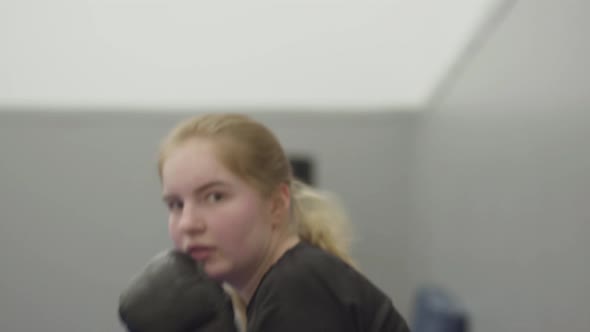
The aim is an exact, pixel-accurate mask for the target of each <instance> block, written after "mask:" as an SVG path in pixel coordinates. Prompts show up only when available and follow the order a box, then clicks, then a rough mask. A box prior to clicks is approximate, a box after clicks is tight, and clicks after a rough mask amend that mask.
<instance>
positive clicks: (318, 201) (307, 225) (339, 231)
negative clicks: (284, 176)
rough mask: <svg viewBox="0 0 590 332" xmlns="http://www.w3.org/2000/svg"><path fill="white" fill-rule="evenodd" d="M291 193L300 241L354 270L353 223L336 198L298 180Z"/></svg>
mask: <svg viewBox="0 0 590 332" xmlns="http://www.w3.org/2000/svg"><path fill="white" fill-rule="evenodd" d="M291 190H292V195H293V199H292V204H293V217H294V221H295V222H294V223H293V224H294V226H295V227H296V231H297V234H298V235H299V237H300V238H301V239H302V240H304V241H307V242H309V243H311V244H312V245H315V246H317V247H319V248H321V249H323V250H325V251H327V252H329V253H331V254H333V255H335V256H337V257H338V258H340V259H342V260H343V261H345V262H346V263H348V264H349V265H351V266H353V267H354V266H355V263H354V261H353V259H352V257H351V256H350V254H349V249H350V241H351V238H350V224H349V220H348V218H347V216H346V213H345V211H344V209H343V208H342V206H341V205H340V203H339V202H338V200H337V199H336V197H335V196H334V195H331V194H329V193H327V192H320V191H318V190H316V189H314V188H312V187H310V186H308V185H306V184H304V183H303V182H301V181H298V180H293V182H292V185H291Z"/></svg>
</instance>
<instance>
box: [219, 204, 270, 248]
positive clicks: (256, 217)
mask: <svg viewBox="0 0 590 332" xmlns="http://www.w3.org/2000/svg"><path fill="white" fill-rule="evenodd" d="M237 203H239V204H232V205H231V206H228V208H227V209H226V210H225V211H224V213H223V215H222V216H220V219H219V220H218V222H217V223H214V224H213V225H212V232H214V233H216V234H215V235H216V237H217V239H218V240H219V241H220V242H221V243H223V244H224V247H226V248H227V249H228V250H229V251H232V252H234V253H236V254H247V252H249V251H252V250H253V249H254V248H252V247H253V246H257V245H262V244H263V243H264V237H265V227H264V226H265V222H264V215H263V214H262V213H261V209H260V207H259V205H257V204H256V202H251V201H244V202H237Z"/></svg>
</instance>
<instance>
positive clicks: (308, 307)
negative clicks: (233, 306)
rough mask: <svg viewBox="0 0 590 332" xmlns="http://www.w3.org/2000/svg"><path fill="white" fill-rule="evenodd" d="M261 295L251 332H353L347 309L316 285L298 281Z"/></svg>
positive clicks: (250, 325) (325, 290)
mask: <svg viewBox="0 0 590 332" xmlns="http://www.w3.org/2000/svg"><path fill="white" fill-rule="evenodd" d="M261 291H262V292H260V293H259V294H257V297H258V299H257V305H256V308H255V312H256V313H255V315H253V317H251V318H250V319H251V320H250V321H249V322H248V332H277V331H281V332H302V331H305V332H348V331H353V325H355V324H353V323H352V320H351V319H350V317H347V315H346V309H345V308H344V306H343V305H341V304H340V303H338V301H336V300H335V299H334V298H333V297H331V295H330V293H329V291H328V290H327V289H326V288H324V287H321V285H318V284H317V283H313V282H309V280H298V282H296V283H295V282H293V283H289V284H284V283H283V284H281V285H274V287H273V286H271V287H266V289H265V290H261Z"/></svg>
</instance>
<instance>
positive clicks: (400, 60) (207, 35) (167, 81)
mask: <svg viewBox="0 0 590 332" xmlns="http://www.w3.org/2000/svg"><path fill="white" fill-rule="evenodd" d="M497 2H498V1H496V0H446V1H440V0H421V1H420V0H414V1H410V0H406V1H401V0H398V1H360V0H359V1H344V0H340V1H327V0H323V1H322V0H314V1H301V0H300V1H255V0H250V1H232V2H228V1H215V2H213V1H175V0H94V1H93V0H87V1H80V0H52V1H47V0H28V1H23V0H4V1H2V2H0V41H1V44H0V47H1V52H0V106H2V105H4V106H7V105H13V106H15V105H16V106H44V105H47V106H54V107H55V106H58V107H59V106H89V107H102V106H104V107H133V108H143V107H145V108H147V109H162V108H164V107H165V108H166V109H171V108H179V107H181V108H182V107H190V108H194V107H212V108H227V107H229V108H234V107H257V108H261V109H265V108H268V109H271V108H277V109H281V108H290V109H293V108H298V107H302V108H307V107H312V108H316V109H318V108H319V109H321V108H325V109H337V108H341V107H346V108H349V109H350V108H352V109H355V108H356V109H359V108H361V109H371V108H375V107H377V108H382V107H387V108H391V109H392V110H395V109H406V110H407V109H417V108H419V107H420V106H421V105H423V104H424V103H425V102H426V101H427V100H428V99H429V97H430V96H431V95H432V93H433V92H434V89H435V88H436V87H437V84H438V83H439V82H440V81H441V80H442V79H443V77H444V76H445V74H446V73H447V71H448V70H449V68H450V66H451V65H452V64H453V63H454V62H455V61H457V59H458V58H459V56H460V55H461V54H462V52H463V50H464V49H465V47H466V45H467V43H468V42H469V41H470V40H472V38H474V35H475V33H476V32H477V31H478V27H480V26H481V24H482V23H483V21H484V20H485V18H486V17H487V16H488V15H489V14H490V13H491V12H492V10H493V8H494V6H495V5H496V3H497Z"/></svg>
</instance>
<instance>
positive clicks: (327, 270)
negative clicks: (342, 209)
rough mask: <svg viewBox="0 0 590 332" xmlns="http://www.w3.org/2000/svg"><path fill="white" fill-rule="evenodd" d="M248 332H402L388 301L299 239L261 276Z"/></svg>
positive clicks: (350, 270) (403, 328)
mask: <svg viewBox="0 0 590 332" xmlns="http://www.w3.org/2000/svg"><path fill="white" fill-rule="evenodd" d="M247 316H248V332H292V331H293V332H295V331H297V332H353V331H354V332H382V331H387V332H390V331H391V332H408V331H409V329H408V327H407V325H406V322H405V321H404V319H403V318H402V317H401V315H400V314H399V313H398V311H397V310H396V309H395V308H394V306H393V304H392V302H391V300H390V299H389V298H388V297H387V295H385V294H384V293H383V292H382V291H380V290H379V289H378V288H377V287H376V286H375V285H374V284H373V283H371V282H370V281H369V280H368V279H367V278H365V277H364V276H363V275H362V274H360V273H359V272H358V271H356V270H355V269H353V268H352V267H350V266H349V265H348V264H346V263H345V262H343V261H342V260H340V259H339V258H337V257H335V256H333V255H331V254H329V253H327V252H326V251H324V250H322V249H320V248H318V247H315V246H313V245H311V244H309V243H306V242H303V241H301V242H300V243H299V244H297V245H296V246H295V247H293V248H291V249H290V250H288V251H287V252H286V253H285V254H284V255H283V256H282V257H281V258H280V259H279V260H278V261H277V262H276V263H275V264H274V265H273V266H272V267H271V268H270V270H269V271H268V272H267V273H266V274H265V275H264V277H263V278H262V280H261V282H260V284H259V285H258V288H257V289H256V291H255V293H254V296H253V297H252V299H251V300H250V303H249V304H248V308H247Z"/></svg>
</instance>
